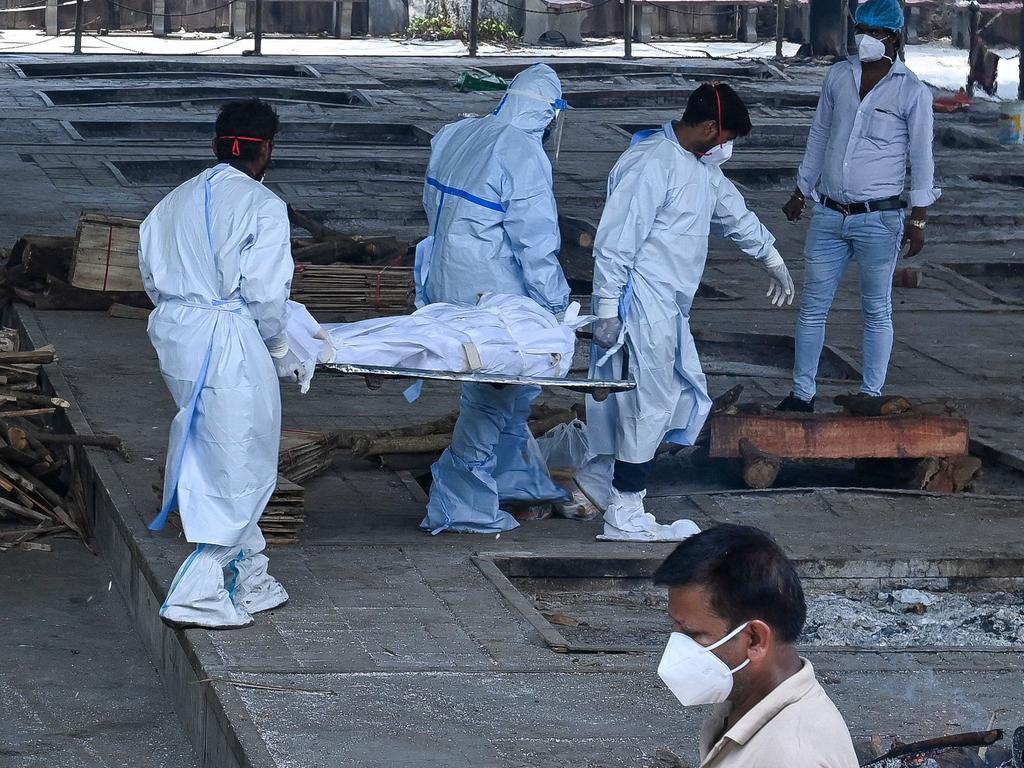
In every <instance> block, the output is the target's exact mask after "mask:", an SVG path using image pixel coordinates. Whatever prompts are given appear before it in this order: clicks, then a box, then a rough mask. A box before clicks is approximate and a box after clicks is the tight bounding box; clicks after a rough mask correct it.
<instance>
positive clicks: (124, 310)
mask: <svg viewBox="0 0 1024 768" xmlns="http://www.w3.org/2000/svg"><path fill="white" fill-rule="evenodd" d="M151 311H152V310H149V309H146V308H144V307H131V306H129V305H127V304H121V303H118V302H115V303H113V304H111V305H110V309H108V310H107V314H108V315H110V316H111V317H117V318H120V319H122V320H148V319H149V314H150V312H151Z"/></svg>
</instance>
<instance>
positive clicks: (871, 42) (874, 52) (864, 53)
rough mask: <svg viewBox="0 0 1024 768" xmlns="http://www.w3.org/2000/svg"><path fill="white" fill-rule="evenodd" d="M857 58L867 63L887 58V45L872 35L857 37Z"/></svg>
mask: <svg viewBox="0 0 1024 768" xmlns="http://www.w3.org/2000/svg"><path fill="white" fill-rule="evenodd" d="M856 39H857V56H858V57H859V58H860V60H861V61H863V62H865V63H871V62H872V61H878V60H879V59H880V58H882V57H883V56H885V43H883V42H882V41H881V40H879V39H877V38H874V37H872V36H871V35H857V38H856Z"/></svg>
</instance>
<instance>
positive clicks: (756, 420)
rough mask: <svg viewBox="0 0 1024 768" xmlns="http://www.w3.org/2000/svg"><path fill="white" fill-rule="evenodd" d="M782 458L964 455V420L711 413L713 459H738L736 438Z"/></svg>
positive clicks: (927, 416) (914, 416)
mask: <svg viewBox="0 0 1024 768" xmlns="http://www.w3.org/2000/svg"><path fill="white" fill-rule="evenodd" d="M744 438H745V439H747V440H749V441H750V443H751V444H752V445H754V446H756V447H757V448H758V449H759V450H761V451H765V452H766V453H770V454H773V455H775V456H780V457H782V458H787V459H871V458H875V459H881V458H925V457H927V456H963V455H965V454H966V453H967V441H968V424H967V421H965V420H964V419H957V418H952V417H948V416H931V415H923V414H902V415H899V416H885V417H881V418H863V417H857V416H846V415H843V414H773V415H770V416H747V415H743V414H740V415H725V414H721V415H716V416H712V417H711V449H710V455H711V456H712V457H713V458H739V457H740V455H741V453H740V440H743V439H744Z"/></svg>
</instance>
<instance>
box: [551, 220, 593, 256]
mask: <svg viewBox="0 0 1024 768" xmlns="http://www.w3.org/2000/svg"><path fill="white" fill-rule="evenodd" d="M558 229H559V233H560V234H561V236H562V243H563V244H571V245H577V246H579V247H580V248H593V247H594V237H595V236H596V234H597V228H596V227H595V226H594V225H593V224H591V223H590V222H589V221H584V220H583V219H576V218H573V217H571V216H559V217H558Z"/></svg>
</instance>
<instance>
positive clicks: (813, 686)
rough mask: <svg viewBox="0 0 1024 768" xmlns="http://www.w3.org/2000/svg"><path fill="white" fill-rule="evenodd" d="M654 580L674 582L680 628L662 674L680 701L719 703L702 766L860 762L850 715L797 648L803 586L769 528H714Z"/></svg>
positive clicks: (821, 767) (672, 598)
mask: <svg viewBox="0 0 1024 768" xmlns="http://www.w3.org/2000/svg"><path fill="white" fill-rule="evenodd" d="M654 579H655V581H656V582H657V583H658V584H663V585H665V586H667V587H668V588H669V606H668V610H669V615H670V616H671V617H672V620H673V621H674V622H675V625H676V629H677V631H676V632H674V633H673V634H672V636H671V637H670V639H669V642H668V645H667V647H666V648H665V654H664V656H663V657H662V660H661V664H660V665H659V667H658V674H659V675H660V676H661V678H662V680H663V681H664V682H665V684H666V685H667V686H668V687H669V689H670V690H671V691H672V693H673V694H675V696H676V698H678V699H679V701H680V702H681V703H682V704H684V705H686V706H691V705H699V704H715V705H717V706H716V707H715V708H714V710H713V712H712V715H711V717H710V718H709V719H708V721H707V722H706V723H705V726H704V730H703V733H702V734H701V739H700V757H701V767H702V768H710V767H711V766H714V768H747V767H748V766H749V767H751V768H753V766H756V767H757V768H857V766H858V762H857V756H856V754H855V753H854V750H853V743H852V741H851V740H850V732H849V730H848V729H847V727H846V723H845V722H844V721H843V716H842V715H841V714H839V710H837V709H836V707H835V705H834V704H833V703H832V701H831V699H829V697H828V696H827V695H826V693H825V691H824V689H823V688H822V687H821V684H820V683H818V681H817V679H816V678H815V676H814V668H813V667H812V666H811V663H810V662H809V661H807V660H806V659H803V658H801V657H800V656H799V655H798V654H797V652H796V646H795V643H796V641H797V638H798V637H799V636H800V632H801V630H802V629H803V625H804V620H805V619H806V616H807V606H806V603H805V602H804V593H803V588H802V587H801V586H800V577H799V576H798V575H797V572H796V568H795V567H794V566H793V563H792V562H790V560H789V559H788V558H787V557H786V556H785V554H784V553H783V552H782V549H781V548H780V547H779V545H778V544H776V543H775V541H774V540H773V539H772V538H771V537H770V536H769V535H768V534H767V533H765V532H764V531H760V530H758V529H757V528H751V527H748V526H741V525H720V526H717V527H716V528H711V529H709V530H707V531H704V532H703V533H699V534H697V535H696V536H693V537H691V538H689V539H687V540H686V541H684V542H683V543H682V544H680V545H679V546H678V547H677V548H676V550H675V552H673V553H672V554H671V555H670V556H669V557H668V559H666V560H665V562H664V563H662V564H661V567H659V568H658V571H657V573H656V574H655V577H654Z"/></svg>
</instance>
